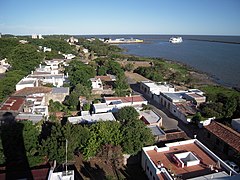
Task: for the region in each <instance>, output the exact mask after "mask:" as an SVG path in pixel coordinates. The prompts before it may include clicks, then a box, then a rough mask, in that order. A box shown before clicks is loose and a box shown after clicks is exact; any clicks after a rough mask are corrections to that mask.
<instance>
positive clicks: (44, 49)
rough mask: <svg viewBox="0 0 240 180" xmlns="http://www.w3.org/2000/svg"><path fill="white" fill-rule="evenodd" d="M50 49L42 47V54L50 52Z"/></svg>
mask: <svg viewBox="0 0 240 180" xmlns="http://www.w3.org/2000/svg"><path fill="white" fill-rule="evenodd" d="M51 51H52V49H51V48H48V47H43V52H51Z"/></svg>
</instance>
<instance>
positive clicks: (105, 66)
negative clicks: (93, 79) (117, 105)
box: [96, 58, 129, 96]
mask: <svg viewBox="0 0 240 180" xmlns="http://www.w3.org/2000/svg"><path fill="white" fill-rule="evenodd" d="M96 63H97V74H98V75H100V76H101V75H107V74H112V75H116V77H117V80H116V82H115V84H114V88H115V95H116V96H125V95H127V94H129V85H128V83H127V79H126V77H125V75H124V70H123V69H122V67H121V65H120V64H119V63H118V62H116V61H113V60H109V59H106V58H99V59H96Z"/></svg>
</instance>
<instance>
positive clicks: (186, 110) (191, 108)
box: [176, 102, 197, 115]
mask: <svg viewBox="0 0 240 180" xmlns="http://www.w3.org/2000/svg"><path fill="white" fill-rule="evenodd" d="M176 106H177V108H178V110H180V111H181V112H182V113H183V114H185V115H194V114H196V112H197V109H196V107H195V105H194V104H192V103H189V102H187V103H176Z"/></svg>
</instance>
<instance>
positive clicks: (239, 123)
mask: <svg viewBox="0 0 240 180" xmlns="http://www.w3.org/2000/svg"><path fill="white" fill-rule="evenodd" d="M231 125H232V128H233V129H235V130H236V131H238V132H239V133H240V118H238V119H232V123H231Z"/></svg>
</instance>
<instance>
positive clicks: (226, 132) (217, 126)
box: [205, 121, 240, 152]
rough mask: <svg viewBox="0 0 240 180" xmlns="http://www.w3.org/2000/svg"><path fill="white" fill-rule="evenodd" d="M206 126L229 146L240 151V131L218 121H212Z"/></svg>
mask: <svg viewBox="0 0 240 180" xmlns="http://www.w3.org/2000/svg"><path fill="white" fill-rule="evenodd" d="M205 128H206V129H207V130H208V131H209V132H211V133H212V134H214V135H215V136H217V137H218V138H219V139H221V140H222V141H224V142H225V143H227V144H228V145H229V146H231V147H232V148H234V149H236V150H237V151H238V152H240V133H238V132H237V131H234V130H233V129H231V128H230V127H227V126H225V125H223V124H221V123H218V122H216V121H213V122H211V124H209V125H208V126H205Z"/></svg>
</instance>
